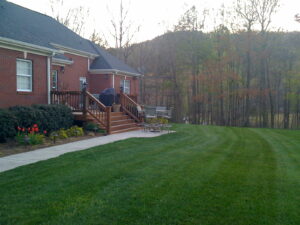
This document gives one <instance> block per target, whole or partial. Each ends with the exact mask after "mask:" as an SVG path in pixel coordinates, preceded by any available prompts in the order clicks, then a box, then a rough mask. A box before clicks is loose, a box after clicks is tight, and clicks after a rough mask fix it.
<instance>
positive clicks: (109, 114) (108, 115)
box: [106, 106, 111, 134]
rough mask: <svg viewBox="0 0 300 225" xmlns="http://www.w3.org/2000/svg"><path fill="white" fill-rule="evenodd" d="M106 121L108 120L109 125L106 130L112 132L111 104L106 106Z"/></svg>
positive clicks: (108, 132)
mask: <svg viewBox="0 0 300 225" xmlns="http://www.w3.org/2000/svg"><path fill="white" fill-rule="evenodd" d="M106 116H107V118H106V121H107V125H106V131H107V134H110V133H111V130H110V129H111V106H107V107H106Z"/></svg>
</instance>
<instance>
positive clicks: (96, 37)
mask: <svg viewBox="0 0 300 225" xmlns="http://www.w3.org/2000/svg"><path fill="white" fill-rule="evenodd" d="M89 39H90V40H91V41H92V42H94V43H95V44H96V45H99V46H100V47H102V48H108V42H107V40H106V38H105V37H104V35H102V36H101V35H100V34H99V33H97V32H96V30H94V31H93V33H92V34H91V36H90V38H89Z"/></svg>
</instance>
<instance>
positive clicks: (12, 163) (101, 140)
mask: <svg viewBox="0 0 300 225" xmlns="http://www.w3.org/2000/svg"><path fill="white" fill-rule="evenodd" d="M167 133H168V132H165V131H164V132H155V133H153V132H144V131H142V130H138V131H131V132H126V133H120V134H112V135H108V136H102V137H96V138H91V139H88V140H83V141H76V142H72V143H68V144H63V145H57V146H52V147H48V148H42V149H37V150H34V151H31V152H24V153H20V154H15V155H10V156H6V157H2V158H0V172H3V171H6V170H11V169H14V168H16V167H19V166H24V165H27V164H31V163H35V162H38V161H41V160H47V159H51V158H55V157H58V156H60V155H62V154H65V153H68V152H75V151H80V150H84V149H87V148H91V147H94V146H98V145H104V144H108V143H112V142H115V141H119V140H124V139H128V138H134V137H156V136H160V135H163V134H167Z"/></svg>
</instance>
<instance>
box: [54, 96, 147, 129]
mask: <svg viewBox="0 0 300 225" xmlns="http://www.w3.org/2000/svg"><path fill="white" fill-rule="evenodd" d="M120 101H121V112H112V107H110V106H105V105H103V104H102V103H101V102H100V101H99V100H98V99H96V98H95V97H94V96H93V95H92V94H91V93H89V92H88V91H86V90H83V91H53V92H51V103H52V104H64V105H67V106H68V107H70V108H71V109H72V111H73V115H74V117H75V120H80V121H83V122H94V123H97V124H99V126H100V127H101V128H102V129H105V130H106V132H107V134H114V133H120V132H127V131H133V130H137V129H140V127H139V126H138V124H139V123H140V122H142V116H141V115H140V113H139V110H138V107H139V106H138V104H137V103H136V102H135V101H134V100H132V99H131V98H130V97H129V96H127V95H126V94H124V93H121V95H120Z"/></svg>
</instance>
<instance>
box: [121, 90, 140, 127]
mask: <svg viewBox="0 0 300 225" xmlns="http://www.w3.org/2000/svg"><path fill="white" fill-rule="evenodd" d="M120 100H121V107H122V109H123V111H124V112H126V113H127V114H128V115H129V116H130V117H131V118H132V119H134V120H135V121H136V122H138V123H140V122H142V121H143V115H142V113H140V112H139V110H138V107H140V108H141V106H140V105H139V104H138V103H137V102H135V101H134V100H132V99H131V98H130V97H129V96H128V95H127V94H125V93H124V92H121V93H120Z"/></svg>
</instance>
